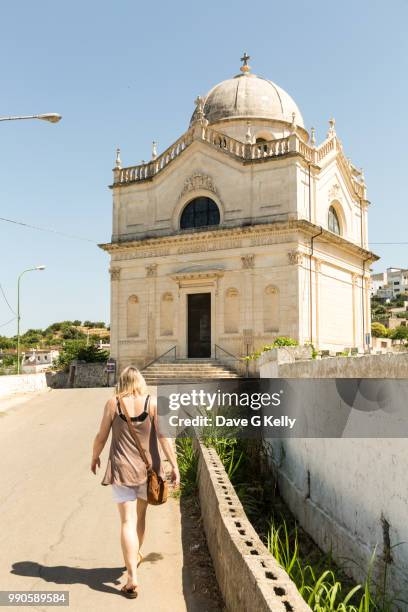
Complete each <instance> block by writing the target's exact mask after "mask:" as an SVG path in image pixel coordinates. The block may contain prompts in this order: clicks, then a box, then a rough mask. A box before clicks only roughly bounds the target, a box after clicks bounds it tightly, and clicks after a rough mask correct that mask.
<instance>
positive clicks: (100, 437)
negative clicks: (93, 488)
mask: <svg viewBox="0 0 408 612" xmlns="http://www.w3.org/2000/svg"><path fill="white" fill-rule="evenodd" d="M115 407H116V404H115V398H112V399H110V400H108V401H107V402H106V404H105V408H104V411H103V417H102V420H101V424H100V426H99V431H98V433H97V434H96V436H95V440H94V443H93V452H92V460H91V470H92V472H93V473H94V474H96V468H97V467H100V465H101V460H100V459H99V456H100V454H101V452H102V451H103V448H104V446H105V444H106V440H107V439H108V437H109V432H110V429H111V427H112V421H113V417H114V414H115Z"/></svg>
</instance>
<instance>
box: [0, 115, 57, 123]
mask: <svg viewBox="0 0 408 612" xmlns="http://www.w3.org/2000/svg"><path fill="white" fill-rule="evenodd" d="M20 119H41V120H42V121H48V122H49V123H58V121H60V120H61V119H62V117H61V115H59V114H58V113H44V114H42V115H22V116H16V117H0V121H19V120H20Z"/></svg>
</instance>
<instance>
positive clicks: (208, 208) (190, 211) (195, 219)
mask: <svg viewBox="0 0 408 612" xmlns="http://www.w3.org/2000/svg"><path fill="white" fill-rule="evenodd" d="M219 223H220V211H219V210H218V206H217V204H216V203H215V202H214V200H211V198H205V197H199V198H195V199H194V200H191V202H189V203H188V204H187V206H186V207H185V208H184V210H183V212H182V214H181V219H180V228H181V229H188V228H191V227H206V226H207V225H219Z"/></svg>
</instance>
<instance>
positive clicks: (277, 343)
mask: <svg viewBox="0 0 408 612" xmlns="http://www.w3.org/2000/svg"><path fill="white" fill-rule="evenodd" d="M298 344H299V343H298V341H297V340H294V338H289V337H288V336H278V337H277V338H275V340H274V341H273V342H272V344H265V345H264V346H263V347H262V348H261V349H258V350H256V351H254V352H253V353H251V354H250V355H245V357H243V359H246V360H253V359H258V357H259V356H260V355H262V353H265V352H266V351H270V350H271V349H274V348H279V347H281V346H298Z"/></svg>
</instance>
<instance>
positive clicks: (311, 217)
mask: <svg viewBox="0 0 408 612" xmlns="http://www.w3.org/2000/svg"><path fill="white" fill-rule="evenodd" d="M242 61H243V66H242V67H241V71H240V73H239V74H238V75H237V76H236V77H234V78H231V79H227V80H226V81H223V82H221V83H220V84H218V85H216V86H215V87H214V88H213V89H211V90H210V92H209V93H208V94H207V96H205V97H200V96H199V97H198V98H197V100H196V108H195V111H194V113H193V116H192V118H191V122H190V125H189V128H188V130H187V131H186V132H185V133H184V134H183V135H182V136H181V137H180V138H179V139H178V140H177V141H176V142H175V143H174V144H172V145H171V146H170V147H169V148H168V149H166V150H165V151H164V152H163V153H161V154H160V155H157V152H156V150H155V146H153V151H152V159H151V160H150V161H148V162H147V163H142V164H140V165H137V166H131V167H122V164H121V160H120V154H119V151H118V153H117V159H116V165H115V168H114V171H113V184H112V191H113V232H112V240H111V242H110V243H108V244H103V245H100V246H101V248H103V249H104V250H105V251H107V252H108V253H109V254H110V258H111V263H110V275H111V355H112V357H113V358H115V359H116V360H117V362H118V367H119V368H122V367H124V366H125V365H127V364H129V363H133V364H135V365H137V366H139V367H143V366H144V365H146V364H147V363H148V362H150V361H151V360H153V359H155V358H157V357H159V356H160V355H162V354H163V353H165V352H166V351H169V355H174V356H176V357H178V358H189V359H195V358H211V357H214V356H215V355H216V353H217V351H218V352H220V351H221V352H225V354H227V353H230V354H233V355H236V356H242V355H245V354H248V353H249V352H251V351H253V350H256V349H258V348H260V347H262V346H263V345H265V344H268V343H271V342H272V341H273V339H274V338H276V337H277V336H289V337H291V338H294V339H296V340H298V342H299V343H300V344H304V343H311V344H313V346H314V347H315V348H316V349H331V350H337V351H340V350H343V349H344V348H345V347H356V348H358V349H359V350H360V351H363V350H365V349H367V347H368V345H369V343H370V338H369V331H370V300H369V269H370V263H371V262H373V261H375V260H376V259H377V257H376V255H374V254H373V253H372V252H370V251H369V250H368V233H367V209H368V204H369V202H368V200H367V196H366V185H365V181H364V177H363V174H362V171H360V170H358V169H357V168H356V167H355V166H354V165H353V164H352V163H351V161H350V160H349V159H347V158H346V156H345V154H344V152H343V147H342V144H341V142H340V140H339V138H338V136H337V134H336V130H335V122H334V120H331V121H330V122H329V129H328V133H327V137H326V139H325V140H324V141H323V142H322V143H321V144H317V143H316V141H315V134H314V130H313V129H312V130H311V133H310V134H309V133H308V131H307V130H306V129H305V126H304V123H303V119H302V115H301V113H300V111H299V109H298V107H297V105H296V104H295V102H294V101H293V99H292V98H291V97H290V96H289V95H288V94H287V93H286V92H285V91H284V90H282V89H281V88H280V87H278V86H277V85H276V84H274V83H273V82H272V81H269V80H267V79H264V78H261V77H258V76H256V75H255V74H253V73H252V72H251V70H250V67H249V66H248V57H247V56H246V55H244V58H243V60H242Z"/></svg>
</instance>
